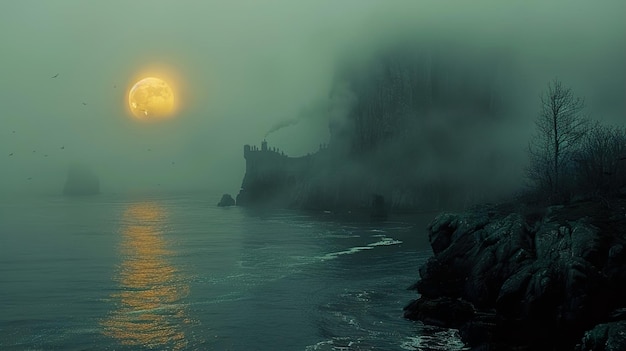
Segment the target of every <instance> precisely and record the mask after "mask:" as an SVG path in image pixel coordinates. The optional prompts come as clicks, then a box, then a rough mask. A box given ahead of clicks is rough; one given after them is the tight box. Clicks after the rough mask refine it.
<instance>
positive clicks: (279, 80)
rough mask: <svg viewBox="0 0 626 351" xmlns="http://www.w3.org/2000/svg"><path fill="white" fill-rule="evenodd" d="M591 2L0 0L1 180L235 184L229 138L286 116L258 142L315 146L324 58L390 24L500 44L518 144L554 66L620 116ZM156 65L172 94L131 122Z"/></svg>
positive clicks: (233, 146)
mask: <svg viewBox="0 0 626 351" xmlns="http://www.w3.org/2000/svg"><path fill="white" fill-rule="evenodd" d="M596 3H599V2H590V1H524V2H521V1H520V2H517V1H472V2H467V1H418V0H415V1H400V0H398V1H389V0H388V1H364V0H353V1H348V0H343V1H337V0H333V1H295V0H289V1H287V0H284V1H208V0H207V1H154V0H152V1H98V2H96V1H82V0H75V1H69V0H55V1H25V0H5V1H1V2H0V62H1V63H2V64H1V65H0V175H1V181H0V195H1V194H2V193H8V192H12V191H26V190H32V191H36V192H44V193H58V192H60V190H61V187H62V184H63V181H64V178H65V172H66V168H67V165H68V164H69V163H70V162H72V161H81V162H84V163H86V164H88V165H90V166H91V167H93V168H94V170H95V171H96V173H98V174H99V175H100V178H101V182H102V186H103V190H104V191H126V190H137V189H139V190H150V189H153V188H156V187H157V184H161V185H160V187H161V188H172V189H174V188H175V189H180V188H188V189H194V188H199V189H208V190H211V191H219V192H229V193H232V194H233V195H234V194H236V193H237V191H238V189H239V186H240V184H241V180H242V178H243V175H244V169H245V162H244V159H243V145H244V144H259V143H260V141H261V140H262V139H263V136H264V135H265V134H266V132H267V131H269V130H270V129H272V127H273V126H275V125H277V124H278V123H281V122H283V121H286V120H290V119H294V118H301V121H300V123H298V124H296V125H293V126H290V127H288V128H283V129H281V130H279V131H277V132H275V133H272V134H270V135H269V136H268V141H269V142H270V145H272V146H276V147H279V148H280V149H282V150H284V151H285V152H286V153H287V154H289V155H293V156H300V155H303V154H306V153H307V152H313V151H315V150H316V149H317V148H318V145H319V143H321V142H327V141H328V137H329V136H328V129H327V124H328V116H327V115H326V114H325V113H323V111H324V108H323V107H324V106H325V104H326V102H327V100H328V97H329V92H330V91H331V88H332V83H333V70H334V67H335V63H336V61H337V60H338V59H339V58H341V59H342V60H345V59H346V58H347V59H349V58H350V57H351V56H355V59H356V58H357V57H358V56H363V55H367V54H368V53H370V52H373V51H375V50H376V49H377V48H379V47H381V45H384V44H385V43H388V42H390V41H393V40H394V38H397V37H405V38H412V40H414V41H415V43H416V45H424V47H425V48H427V47H431V46H444V47H445V46H446V45H450V46H455V45H459V46H462V47H463V48H466V49H463V50H469V51H471V52H469V53H468V54H471V55H475V54H476V53H480V52H481V51H483V50H484V51H488V50H494V49H497V50H500V51H501V52H504V53H506V57H507V59H508V60H510V61H511V65H510V67H511V68H512V69H513V70H514V72H509V73H510V77H511V93H512V95H513V96H514V97H515V98H516V103H518V104H519V108H518V113H516V116H517V120H516V122H515V123H513V124H514V125H513V124H512V128H511V135H510V136H509V135H500V136H498V137H499V138H501V139H503V140H511V141H512V142H513V143H514V144H516V145H518V144H519V146H520V147H523V145H522V144H523V143H524V140H525V138H526V137H527V135H528V133H529V132H530V131H531V129H532V120H533V119H534V118H535V116H536V112H537V109H538V104H539V99H538V95H539V93H540V92H541V91H542V90H543V89H544V88H545V85H546V83H547V82H548V81H549V80H551V79H552V78H554V77H555V76H558V77H559V78H560V79H561V80H563V81H564V83H565V84H566V85H568V86H571V87H572V88H573V89H574V91H575V93H577V94H579V95H581V96H585V97H586V99H587V102H588V105H589V109H588V111H589V112H590V113H591V114H592V116H593V117H595V118H597V119H600V120H604V121H609V122H612V123H618V122H619V123H625V122H626V106H625V102H624V99H625V97H626V69H625V65H624V62H626V21H625V17H624V16H625V15H624V14H625V13H626V2H625V1H623V0H615V1H609V0H607V1H602V2H601V3H602V6H598V5H596ZM421 43H423V44H421ZM155 66H158V67H165V68H167V70H166V72H164V73H166V75H167V77H171V79H172V80H173V82H172V84H173V85H174V86H176V87H177V91H176V92H175V94H177V95H176V96H177V99H178V100H179V101H180V103H181V109H180V111H179V112H178V114H177V116H176V117H175V118H173V119H171V120H168V121H165V122H161V123H139V122H137V121H136V120H134V119H133V118H132V117H131V116H130V114H129V113H128V111H127V108H126V94H127V92H128V89H129V87H130V86H131V85H132V83H133V79H136V78H138V77H139V76H138V75H139V74H141V73H142V72H145V71H146V70H147V69H149V68H151V67H155ZM57 73H59V76H58V77H57V78H51V77H52V76H53V75H55V74H57ZM83 102H84V103H86V104H87V105H83ZM320 106H321V107H322V108H320ZM13 131H15V132H14V133H13ZM494 137H495V136H494ZM62 146H64V147H65V148H64V149H63V150H61V149H60V148H61V147H62ZM148 149H151V151H147V150H148ZM33 150H34V151H35V152H33ZM10 153H13V156H8V155H9V154H10ZM44 154H48V157H44ZM172 162H175V164H172ZM29 177H30V178H32V179H31V180H28V179H27V178H29Z"/></svg>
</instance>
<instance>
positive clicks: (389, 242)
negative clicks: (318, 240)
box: [318, 237, 402, 261]
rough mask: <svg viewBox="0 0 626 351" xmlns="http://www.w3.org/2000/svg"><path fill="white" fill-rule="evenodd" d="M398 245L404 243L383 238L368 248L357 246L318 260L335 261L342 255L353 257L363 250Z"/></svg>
mask: <svg viewBox="0 0 626 351" xmlns="http://www.w3.org/2000/svg"><path fill="white" fill-rule="evenodd" d="M397 244H402V241H400V240H395V239H393V238H389V237H382V238H381V240H379V241H376V242H373V243H370V244H367V246H355V247H351V248H349V249H347V250H344V251H338V252H331V253H327V254H326V255H324V256H321V257H318V259H320V260H322V261H325V260H331V259H335V258H337V257H339V256H341V255H351V254H355V253H357V252H359V251H363V250H371V249H373V248H375V247H377V246H390V245H397Z"/></svg>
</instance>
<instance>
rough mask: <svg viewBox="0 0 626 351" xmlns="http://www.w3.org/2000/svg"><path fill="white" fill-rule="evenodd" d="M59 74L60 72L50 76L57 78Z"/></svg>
mask: <svg viewBox="0 0 626 351" xmlns="http://www.w3.org/2000/svg"><path fill="white" fill-rule="evenodd" d="M58 76H59V74H58V73H57V74H55V75H53V76H52V77H50V78H56V77H58Z"/></svg>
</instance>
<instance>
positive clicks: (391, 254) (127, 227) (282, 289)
mask: <svg viewBox="0 0 626 351" xmlns="http://www.w3.org/2000/svg"><path fill="white" fill-rule="evenodd" d="M218 198H219V197H208V196H202V195H189V194H178V195H172V194H169V195H158V196H157V195H152V196H147V195H142V196H140V195H136V196H120V195H102V196H98V197H93V198H76V199H68V198H63V197H60V196H45V197H28V198H21V199H14V198H12V199H0V350H246V351H247V350H302V351H313V350H342V351H349V350H460V349H462V348H463V345H462V344H461V343H460V341H459V339H458V335H457V333H456V332H455V331H453V330H446V329H438V328H433V327H427V326H424V325H422V324H421V323H419V322H413V321H408V320H405V319H404V318H402V307H403V306H405V305H406V304H407V303H408V302H409V301H410V300H411V299H413V298H415V297H416V293H415V292H414V291H409V290H407V289H406V288H407V287H408V286H410V285H411V284H413V283H414V282H415V281H416V279H417V278H418V268H419V266H420V265H421V264H422V263H423V262H424V261H425V260H426V259H427V258H428V257H429V256H430V255H431V254H432V253H431V251H430V247H429V245H428V240H427V235H426V230H425V228H426V225H427V223H428V221H429V220H431V219H432V216H433V215H432V214H427V215H421V216H420V215H417V216H411V217H410V218H409V217H406V218H404V219H402V218H391V219H390V221H388V222H385V223H369V222H366V221H365V222H363V221H361V222H357V221H354V220H349V219H345V218H343V219H341V218H337V217H335V216H333V215H332V214H329V213H310V212H298V211H287V210H267V211H260V210H251V209H245V208H238V207H231V208H218V207H216V206H215V203H216V201H217V199H218Z"/></svg>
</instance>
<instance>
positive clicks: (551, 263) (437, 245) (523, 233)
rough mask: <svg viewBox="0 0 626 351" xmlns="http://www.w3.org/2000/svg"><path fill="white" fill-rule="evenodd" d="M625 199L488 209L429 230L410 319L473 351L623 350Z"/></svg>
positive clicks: (439, 221)
mask: <svg viewBox="0 0 626 351" xmlns="http://www.w3.org/2000/svg"><path fill="white" fill-rule="evenodd" d="M625 208H626V200H624V199H620V200H615V201H613V202H611V203H608V202H605V201H591V200H589V201H580V202H576V203H571V204H568V205H562V206H551V207H541V206H527V205H513V204H509V205H483V206H480V207H476V208H474V209H472V210H470V211H467V212H465V213H460V214H452V213H443V214H440V215H439V216H438V217H437V218H436V219H435V220H434V221H433V222H432V223H431V224H430V225H429V228H428V230H429V239H430V243H431V246H432V249H433V253H434V256H433V257H432V258H430V259H429V261H427V263H425V264H424V265H423V266H422V267H421V268H420V276H421V279H420V280H419V281H418V282H417V283H415V284H414V286H413V287H412V288H414V289H416V290H417V292H418V293H419V294H420V296H419V298H418V299H417V300H415V301H413V302H411V303H410V304H409V305H407V306H406V307H405V317H406V318H409V319H413V320H420V321H422V322H424V323H426V324H432V325H438V326H442V327H447V328H456V329H459V331H460V334H461V337H462V338H463V339H464V341H465V342H466V343H467V344H468V345H469V346H470V347H471V348H472V350H626V215H625V214H626V212H625V211H624V209H625Z"/></svg>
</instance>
